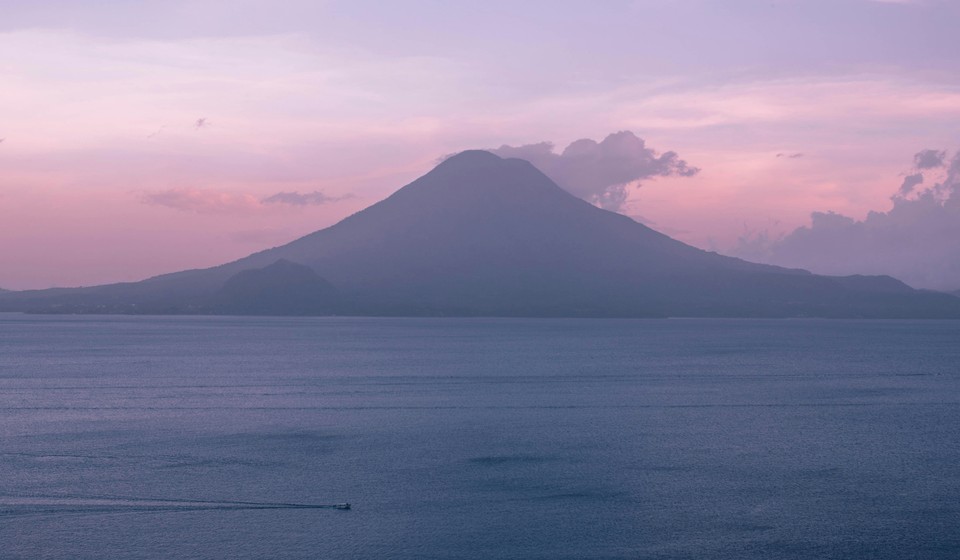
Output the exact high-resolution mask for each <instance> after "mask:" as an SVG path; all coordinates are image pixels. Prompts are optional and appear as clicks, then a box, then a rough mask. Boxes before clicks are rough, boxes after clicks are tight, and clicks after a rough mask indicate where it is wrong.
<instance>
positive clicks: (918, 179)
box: [898, 173, 923, 196]
mask: <svg viewBox="0 0 960 560" xmlns="http://www.w3.org/2000/svg"><path fill="white" fill-rule="evenodd" d="M920 184H923V173H914V174H913V175H907V176H906V177H904V178H903V183H902V184H901V185H900V191H899V192H898V194H899V195H900V196H907V195H908V194H910V193H912V192H913V189H914V188H915V187H916V186H917V185H920Z"/></svg>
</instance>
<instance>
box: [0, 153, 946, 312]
mask: <svg viewBox="0 0 960 560" xmlns="http://www.w3.org/2000/svg"><path fill="white" fill-rule="evenodd" d="M0 310H7V311H30V312H74V313H75V312H91V313H161V314H164V313H196V314H199V313H215V314H219V313H226V314H268V315H304V314H307V315H326V314H344V315H381V316H386V315H393V316H443V315H446V316H526V317H666V316H687V317H799V316H816V317H915V318H921V317H960V299H957V298H955V297H952V296H950V295H947V294H939V293H935V292H926V291H919V290H914V289H912V288H910V287H909V286H907V285H906V284H903V283H902V282H899V281H897V280H895V279H893V278H890V277H887V276H870V277H867V276H846V277H828V276H819V275H814V274H811V273H809V272H806V271H803V270H796V269H786V268H780V267H775V266H768V265H760V264H755V263H751V262H747V261H743V260H740V259H736V258H732V257H726V256H722V255H718V254H716V253H712V252H707V251H703V250H700V249H697V248H695V247H691V246H689V245H686V244H684V243H681V242H679V241H677V240H675V239H672V238H670V237H668V236H666V235H663V234H661V233H659V232H657V231H654V230H653V229H650V228H649V227H647V226H645V225H643V224H640V223H638V222H636V221H634V220H632V219H630V218H628V217H626V216H623V215H620V214H616V213H613V212H609V211H606V210H602V209H600V208H597V207H595V206H593V205H591V204H589V203H587V202H585V201H583V200H581V199H579V198H576V197H575V196H573V195H571V194H569V193H568V192H566V191H564V190H563V189H561V188H560V187H559V186H557V185H556V184H555V183H554V182H553V181H551V180H550V179H549V178H548V177H547V176H546V175H544V174H543V173H541V172H540V171H539V170H537V169H536V168H535V167H534V166H533V165H531V164H530V163H529V162H527V161H525V160H520V159H503V158H500V157H498V156H496V155H493V154H491V153H489V152H484V151H466V152H461V153H460V154H457V155H455V156H453V157H450V158H448V159H447V160H445V161H443V162H442V163H440V164H439V165H437V167H435V168H434V169H433V170H432V171H430V172H429V173H427V174H426V175H424V176H423V177H420V178H419V179H417V180H416V181H414V182H412V183H410V184H409V185H407V186H405V187H403V188H401V189H400V190H398V191H396V192H395V193H394V194H393V195H391V196H390V197H388V198H386V199H385V200H382V201H380V202H378V203H376V204H374V205H372V206H370V207H368V208H366V209H364V210H362V211H360V212H357V213H356V214H354V215H352V216H349V217H348V218H346V219H344V220H342V221H340V222H339V223H337V224H335V225H333V226H331V227H328V228H326V229H323V230H320V231H316V232H314V233H311V234H309V235H307V236H305V237H302V238H300V239H297V240H295V241H293V242H291V243H288V244H286V245H283V246H280V247H275V248H272V249H268V250H265V251H261V252H259V253H255V254H252V255H250V256H248V257H245V258H243V259H240V260H237V261H234V262H230V263H227V264H224V265H221V266H217V267H213V268H209V269H202V270H188V271H183V272H177V273H173V274H166V275H162V276H157V277H154V278H150V279H147V280H144V281H141V282H133V283H124V284H112V285H105V286H95V287H90V288H72V289H62V288H61V289H51V290H37V291H25V292H11V293H4V294H2V295H0Z"/></svg>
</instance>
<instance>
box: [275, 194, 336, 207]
mask: <svg viewBox="0 0 960 560" xmlns="http://www.w3.org/2000/svg"><path fill="white" fill-rule="evenodd" d="M348 198H353V195H350V194H346V195H343V196H330V195H328V194H326V193H324V192H322V191H313V192H308V193H299V192H278V193H277V194H274V195H271V196H268V197H266V198H264V199H262V200H261V201H260V202H262V203H263V204H289V205H292V206H318V205H320V204H329V203H331V202H339V201H341V200H346V199H348Z"/></svg>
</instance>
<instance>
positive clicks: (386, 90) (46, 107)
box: [0, 0, 960, 289]
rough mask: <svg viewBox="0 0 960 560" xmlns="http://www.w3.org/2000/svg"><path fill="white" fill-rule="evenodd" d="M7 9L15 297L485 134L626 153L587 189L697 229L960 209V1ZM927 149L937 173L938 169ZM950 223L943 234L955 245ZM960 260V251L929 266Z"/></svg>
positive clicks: (7, 161)
mask: <svg viewBox="0 0 960 560" xmlns="http://www.w3.org/2000/svg"><path fill="white" fill-rule="evenodd" d="M0 13H2V14H3V17H2V18H0V52H2V53H4V54H3V55H2V56H0V139H2V140H0V288H7V289H29V288H47V287H52V286H81V285H94V284H101V283H107V282H119V281H133V280H139V279H142V278H146V277H149V276H152V275H156V274H161V273H165V272H172V271H176V270H182V269H187V268H198V267H206V266H212V265H216V264H220V263H223V262H227V261H230V260H233V259H236V258H239V257H242V256H245V255H247V254H249V253H252V252H254V251H258V250H261V249H264V248H267V247H271V246H276V245H280V244H283V243H285V242H287V241H290V240H293V239H295V238H296V237H299V236H301V235H304V234H307V233H310V232H312V231H315V230H317V229H321V228H324V227H327V226H329V225H332V224H333V223H335V222H337V221H338V220H340V219H342V218H344V217H346V216H348V215H350V214H351V213H353V212H356V211H358V210H360V209H362V208H363V207H366V206H368V205H370V204H372V203H374V202H376V201H378V200H381V199H383V198H384V197H386V196H387V195H389V194H390V193H391V192H393V191H394V190H396V189H397V188H399V187H401V186H403V185H404V184H406V183H408V182H410V181H412V180H413V179H415V178H416V177H418V176H420V175H422V174H423V173H425V172H427V171H429V169H431V168H432V166H433V165H435V164H436V162H437V161H438V160H439V159H440V158H442V157H443V156H444V155H447V154H450V153H455V152H458V151H461V150H464V149H475V148H481V149H491V150H494V151H495V152H497V153H501V154H502V155H504V154H513V155H518V154H521V153H522V154H528V155H529V157H531V158H539V161H540V163H541V165H544V166H548V167H550V168H551V169H553V170H554V172H555V173H567V174H568V175H570V176H576V175H577V173H579V176H581V177H583V176H585V175H584V174H585V173H586V171H585V170H575V169H572V168H571V165H570V164H568V163H566V162H567V159H565V158H564V154H565V153H566V154H567V155H570V154H576V153H593V154H601V155H603V154H606V153H607V152H606V151H605V150H608V149H609V150H614V151H616V150H621V151H622V150H628V151H629V154H631V155H630V156H629V157H630V158H633V160H632V161H633V163H632V164H631V165H632V167H631V166H627V167H628V168H629V169H627V168H625V169H624V173H626V174H625V175H624V174H620V173H619V172H617V173H614V172H611V173H609V177H607V178H606V179H604V181H607V182H606V183H604V182H603V181H601V183H602V184H601V183H596V181H593V182H591V181H586V182H584V181H582V180H581V181H580V182H579V183H576V184H574V183H570V185H565V186H567V187H568V188H571V189H572V190H576V191H577V194H578V195H580V196H583V197H584V198H586V199H588V200H590V201H592V202H594V203H596V204H598V205H600V206H603V207H606V208H609V209H613V210H615V211H619V212H621V213H624V214H627V215H629V216H631V217H634V218H635V219H637V220H638V221H641V222H643V223H646V224H648V225H650V226H651V227H654V228H655V229H658V230H660V231H662V232H664V233H667V234H668V235H671V236H674V237H676V238H678V239H680V240H682V241H685V242H688V243H691V244H693V245H696V246H698V247H701V248H704V249H709V250H716V251H719V252H724V253H730V254H740V255H741V256H750V257H752V258H757V259H763V258H767V259H772V258H776V255H780V258H781V259H782V260H783V259H786V261H790V259H789V258H787V257H783V255H784V254H787V255H789V254H792V255H794V257H796V255H799V254H801V253H803V251H799V250H796V249H795V247H796V246H797V242H796V241H795V240H796V236H797V235H800V236H801V237H803V231H811V230H812V229H816V227H817V226H816V224H815V220H817V219H819V223H820V224H821V225H822V224H824V223H827V222H829V216H836V217H839V218H842V219H845V220H848V221H850V222H852V223H853V224H865V223H866V222H867V221H868V220H869V219H870V217H871V216H888V217H889V216H891V215H892V214H893V213H894V212H895V211H896V208H897V204H900V205H901V206H902V207H906V206H904V204H906V203H910V202H915V201H917V200H919V199H921V198H923V196H924V195H923V193H925V192H927V191H930V189H933V191H930V193H931V194H930V195H929V197H928V199H929V200H932V201H933V202H934V203H937V204H939V205H940V206H941V207H946V206H950V205H948V204H946V201H948V200H949V199H950V194H951V192H952V190H951V189H952V184H951V183H949V182H948V181H951V180H952V179H951V177H953V176H954V175H951V167H950V165H951V164H950V162H951V161H953V160H952V159H951V158H953V157H954V154H955V153H956V151H957V150H958V149H960V126H958V125H960V57H958V56H956V45H955V42H956V39H955V37H956V26H957V23H958V22H960V2H954V1H952V0H915V1H909V0H901V1H894V0H886V1H879V0H828V1H820V0H764V1H753V0H724V1H720V0H717V1H706V0H632V1H627V0H623V1H619V0H608V1H603V2H586V1H583V2H571V1H534V0H532V1H525V2H506V1H502V2H501V1H496V0H488V1H484V2H448V1H404V0H397V1H391V2H369V1H357V0H351V1H321V0H309V1H308V0H270V1H266V0H237V1H231V2H226V1H213V0H189V1H187V0H164V1H162V2H161V1H156V2H151V1H131V0H103V1H99V2H96V3H86V2H75V1H72V0H32V1H30V2H26V1H11V0H0ZM611 138H612V140H609V141H608V139H611ZM630 150H632V151H630ZM924 150H932V151H934V152H936V153H939V152H943V153H944V156H943V158H941V159H942V162H941V163H942V165H940V166H939V167H937V168H925V169H920V168H918V164H917V161H916V159H915V156H917V154H920V153H922V152H923V151H924ZM535 164H536V163H535ZM544 171H545V172H547V170H546V169H544ZM924 171H926V182H925V183H922V184H919V183H918V184H915V185H913V186H912V188H911V189H909V192H906V193H904V192H902V187H903V186H904V183H905V182H910V181H913V182H916V179H915V178H914V179H911V180H910V181H907V178H908V177H911V176H916V175H917V174H923V172H924ZM937 173H939V175H937ZM548 174H550V173H548ZM571 174H572V175H571ZM610 181H613V182H610ZM618 181H619V182H618ZM558 182H560V181H558ZM917 185H920V186H917ZM937 185H939V190H937V189H936V188H935V187H936V186H937ZM578 189H579V190H578ZM934 191H936V192H934ZM908 206H909V205H908ZM952 206H953V207H960V195H958V197H957V203H956V204H952ZM910 208H919V206H916V207H914V206H910ZM931 208H932V207H931ZM938 212H939V210H938ZM940 213H941V214H942V212H940ZM952 215H953V214H951V216H952ZM823 216H827V217H828V219H827V220H826V221H825V220H824V219H823V218H822V217H823ZM909 216H913V218H910V217H909ZM896 218H897V219H896V220H894V219H893V218H890V219H889V220H887V221H888V222H892V221H897V220H899V221H897V223H898V224H899V225H898V226H897V227H899V228H900V229H901V230H902V229H903V228H904V227H908V228H909V227H912V226H910V225H909V224H908V226H904V225H903V223H902V221H903V220H907V221H908V222H909V221H910V220H913V222H910V223H911V224H912V223H921V222H924V221H925V218H924V214H923V212H921V211H919V210H917V211H913V212H912V213H911V212H906V211H904V212H900V213H899V214H897V216H896ZM944 219H945V220H947V222H949V220H952V219H953V218H949V217H948V218H944ZM881 221H882V220H881ZM874 223H880V222H876V221H875V222H874ZM884 223H886V222H884ZM857 227H860V228H861V229H863V227H861V226H857ZM841 229H842V228H841ZM948 230H949V228H948ZM818 231H819V230H818ZM831 231H833V230H831ZM938 231H939V230H938ZM950 231H953V230H949V231H947V234H949V232H950ZM798 232H800V233H798ZM947 234H944V233H942V232H941V233H937V232H933V233H930V232H926V233H925V235H926V236H927V237H924V239H925V240H926V241H925V242H926V243H933V244H938V247H940V246H941V245H943V246H946V245H949V244H950V243H952V244H953V245H952V246H953V247H956V246H957V242H956V241H954V240H951V239H946V237H949V235H947ZM812 237H817V236H810V235H808V236H807V238H812ZM820 237H824V238H826V237H829V236H826V237H825V236H820ZM820 237H818V239H819V238H820ZM788 239H792V240H793V241H790V242H789V243H787V244H788V245H790V244H791V243H792V245H790V246H791V247H794V249H791V251H792V253H791V252H790V251H786V252H785V250H782V246H783V243H784V242H785V240H788ZM878 239H881V240H880V241H877V243H882V242H884V241H883V239H886V238H878ZM826 242H827V243H834V242H833V241H830V240H829V239H828V240H827V241H826ZM876 246H878V245H869V246H868V247H876ZM879 246H880V247H882V245H879ZM858 247H859V246H858ZM859 250H867V249H859ZM871 250H872V249H871ZM806 251H807V253H805V254H808V255H809V254H810V253H811V252H814V253H815V252H816V251H817V249H816V247H813V248H812V249H811V248H809V247H808V248H807V249H806ZM907 252H909V251H907ZM944 254H946V255H947V258H949V255H951V254H958V255H960V253H950V251H947V252H946V253H944V252H943V251H941V252H939V253H936V255H937V256H935V257H931V258H940V259H942V258H944V257H943V255H944ZM798 258H799V257H798ZM838 258H840V260H844V259H843V258H842V257H838ZM801 260H802V259H801ZM790 262H793V261H790ZM788 264H789V263H788ZM901 264H902V263H901ZM816 266H820V265H816ZM841 268H842V267H841ZM882 268H883V267H880V269H882ZM841 272H843V270H841ZM944 274H946V273H944ZM928 276H929V275H928ZM945 278H946V277H944V276H943V275H940V276H937V277H936V278H933V279H931V278H927V279H926V280H923V279H920V280H917V281H916V283H919V284H924V283H926V285H927V286H930V287H938V288H940V287H949V286H948V285H947V284H949V282H952V280H950V279H945ZM950 278H952V277H950ZM956 278H957V284H956V288H960V272H957V276H956Z"/></svg>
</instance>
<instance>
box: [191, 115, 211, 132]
mask: <svg viewBox="0 0 960 560" xmlns="http://www.w3.org/2000/svg"><path fill="white" fill-rule="evenodd" d="M206 126H210V122H209V121H208V120H207V119H206V117H204V118H200V119H197V120H196V121H194V123H193V128H196V129H198V130H199V129H201V128H203V127H206Z"/></svg>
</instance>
